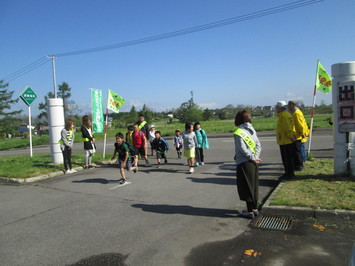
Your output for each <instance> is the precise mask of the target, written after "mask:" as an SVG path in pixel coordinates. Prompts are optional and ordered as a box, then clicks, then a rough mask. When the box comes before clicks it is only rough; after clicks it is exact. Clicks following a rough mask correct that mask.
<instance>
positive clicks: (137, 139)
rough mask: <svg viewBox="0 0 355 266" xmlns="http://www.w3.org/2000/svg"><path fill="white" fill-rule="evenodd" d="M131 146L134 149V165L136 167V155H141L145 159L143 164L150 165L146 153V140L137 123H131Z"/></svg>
mask: <svg viewBox="0 0 355 266" xmlns="http://www.w3.org/2000/svg"><path fill="white" fill-rule="evenodd" d="M132 140H133V147H134V150H135V156H134V166H135V167H138V156H139V155H141V156H142V157H144V159H145V166H147V167H148V166H150V164H149V161H148V155H147V147H148V140H147V137H146V135H145V134H144V133H143V132H142V131H140V130H139V126H138V124H134V125H133V133H132Z"/></svg>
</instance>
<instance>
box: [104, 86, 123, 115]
mask: <svg viewBox="0 0 355 266" xmlns="http://www.w3.org/2000/svg"><path fill="white" fill-rule="evenodd" d="M125 102H126V100H125V99H123V98H122V97H121V96H119V95H118V94H117V93H114V92H113V91H112V90H108V97H107V109H109V110H111V111H113V112H115V113H118V112H119V111H120V108H121V107H122V105H123V104H124V103H125Z"/></svg>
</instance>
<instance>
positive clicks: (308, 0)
mask: <svg viewBox="0 0 355 266" xmlns="http://www.w3.org/2000/svg"><path fill="white" fill-rule="evenodd" d="M323 1H324V0H300V1H296V2H292V3H289V4H284V5H279V6H276V7H273V8H268V9H264V10H261V11H256V12H252V13H249V14H246V15H241V16H237V17H233V18H229V19H225V20H220V21H216V22H212V23H208V24H204V25H200V26H196V27H191V28H186V29H182V30H178V31H173V32H169V33H164V34H160V35H155V36H151V37H146V38H141V39H137V40H133V41H128V42H121V43H117V44H111V45H106V46H100V47H95V48H89V49H82V50H76V51H71V52H65V53H57V54H54V55H53V56H55V57H62V56H72V55H78V54H85V53H94V52H100V51H104V50H110V49H117V48H122V47H127V46H132V45H138V44H142V43H147V42H154V41H159V40H162V39H168V38H173V37H178V36H181V35H186V34H191V33H195V32H199V31H205V30H209V29H212V28H217V27H222V26H226V25H230V24H234V23H239V22H243V21H247V20H252V19H257V18H260V17H264V16H269V15H272V14H276V13H281V12H285V11H288V10H292V9H296V8H300V7H304V6H308V5H312V4H316V3H319V2H323Z"/></svg>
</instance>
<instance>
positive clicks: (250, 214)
mask: <svg viewBox="0 0 355 266" xmlns="http://www.w3.org/2000/svg"><path fill="white" fill-rule="evenodd" d="M239 216H240V217H243V218H246V219H250V220H253V219H254V213H249V212H242V213H240V214H239Z"/></svg>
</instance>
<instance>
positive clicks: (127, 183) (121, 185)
mask: <svg viewBox="0 0 355 266" xmlns="http://www.w3.org/2000/svg"><path fill="white" fill-rule="evenodd" d="M129 184H131V182H128V181H126V183H124V184H120V185H117V186H115V187H112V188H109V190H114V189H116V188H119V187H123V186H125V185H129Z"/></svg>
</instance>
